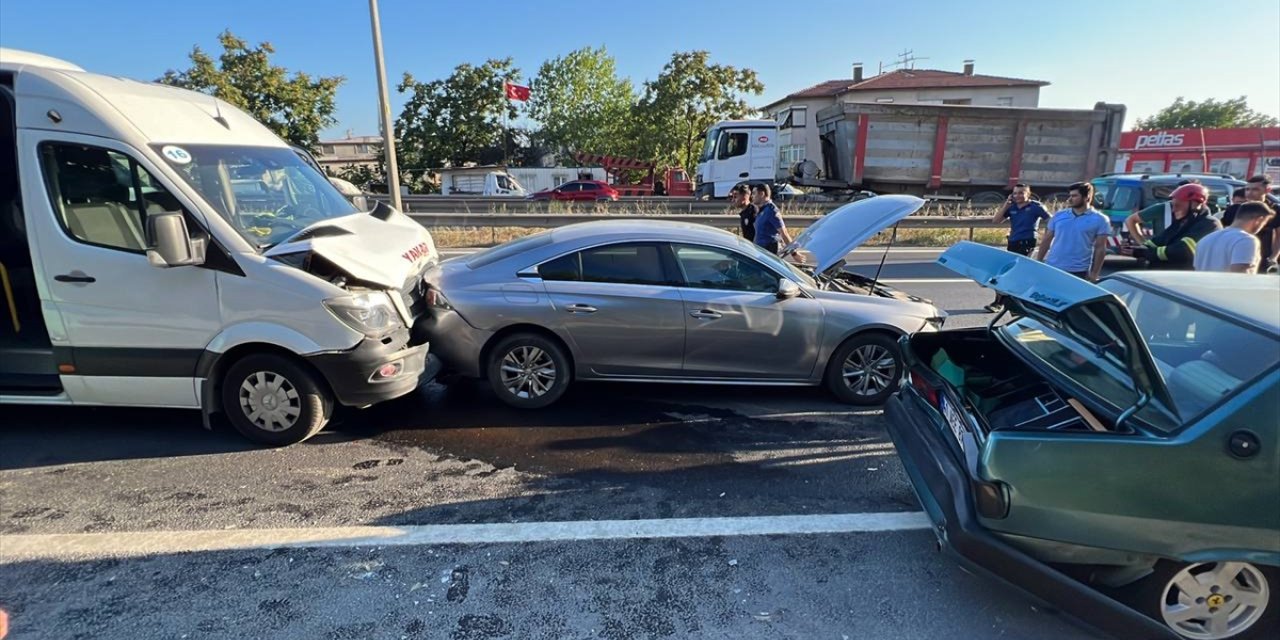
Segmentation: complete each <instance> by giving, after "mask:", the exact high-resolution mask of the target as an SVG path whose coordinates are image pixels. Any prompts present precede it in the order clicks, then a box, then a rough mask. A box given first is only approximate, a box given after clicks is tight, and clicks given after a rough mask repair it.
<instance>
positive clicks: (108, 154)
mask: <svg viewBox="0 0 1280 640" xmlns="http://www.w3.org/2000/svg"><path fill="white" fill-rule="evenodd" d="M41 157H42V161H43V165H44V172H45V179H46V184H47V185H48V189H49V193H50V197H51V198H52V201H53V205H54V211H55V213H57V215H58V221H59V222H60V223H61V224H62V227H63V229H64V230H66V232H67V233H68V234H70V235H71V236H72V237H73V238H75V239H77V240H80V241H82V242H85V243H87V244H92V245H97V246H101V247H108V248H112V249H121V250H124V251H132V252H137V253H142V252H143V251H144V250H145V249H146V247H147V242H146V229H147V220H146V216H147V214H149V213H158V212H162V211H178V210H181V208H182V207H181V205H179V204H178V201H177V199H176V198H174V197H173V195H172V194H170V193H169V191H168V190H166V189H165V188H164V187H163V186H161V185H160V183H159V182H158V181H156V180H155V178H154V177H153V176H152V175H151V174H150V173H148V172H147V170H146V169H143V168H142V167H140V166H139V165H138V163H137V162H134V160H133V159H132V158H130V157H128V156H126V155H124V154H121V153H117V152H115V151H110V150H107V149H102V148H98V147H89V146H82V145H69V144H45V145H42V146H41Z"/></svg>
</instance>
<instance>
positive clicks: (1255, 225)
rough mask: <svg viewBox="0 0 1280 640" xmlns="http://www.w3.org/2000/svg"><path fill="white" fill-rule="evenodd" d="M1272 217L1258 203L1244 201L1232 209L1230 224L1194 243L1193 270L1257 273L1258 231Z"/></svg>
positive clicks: (1265, 207)
mask: <svg viewBox="0 0 1280 640" xmlns="http://www.w3.org/2000/svg"><path fill="white" fill-rule="evenodd" d="M1270 218H1271V209H1269V208H1268V207H1267V206H1266V205H1264V204H1262V203H1261V202H1246V203H1244V204H1242V205H1240V208H1239V209H1237V210H1236V212H1235V219H1234V220H1232V221H1231V226H1229V227H1227V228H1226V229H1220V230H1218V231H1214V232H1213V233H1211V234H1209V235H1207V236H1205V237H1203V238H1201V239H1200V242H1199V243H1198V244H1197V246H1196V262H1195V265H1196V271H1226V272H1230V273H1257V272H1258V263H1259V262H1261V261H1262V243H1261V242H1259V241H1258V236H1257V234H1258V232H1259V231H1261V230H1262V228H1263V227H1264V226H1266V224H1267V222H1268V221H1269V219H1270Z"/></svg>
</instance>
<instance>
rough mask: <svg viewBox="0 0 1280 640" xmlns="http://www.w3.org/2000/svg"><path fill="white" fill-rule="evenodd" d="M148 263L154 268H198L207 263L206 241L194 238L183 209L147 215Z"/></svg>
mask: <svg viewBox="0 0 1280 640" xmlns="http://www.w3.org/2000/svg"><path fill="white" fill-rule="evenodd" d="M147 235H148V236H149V237H150V238H151V246H150V247H147V262H148V263H150V264H151V266H153V267H159V268H162V269H165V268H169V267H194V266H199V265H202V264H204V256H205V246H206V240H205V239H204V238H192V237H191V235H190V233H188V231H187V219H186V216H185V215H184V214H183V213H182V212H181V211H165V212H164V213H156V214H152V215H150V216H147Z"/></svg>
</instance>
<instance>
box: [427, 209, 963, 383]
mask: <svg viewBox="0 0 1280 640" xmlns="http://www.w3.org/2000/svg"><path fill="white" fill-rule="evenodd" d="M923 204H924V201H923V200H920V199H919V198H914V197H911V196H879V197H875V198H871V199H867V200H862V201H859V202H854V203H850V204H847V205H844V206H842V207H840V208H838V209H836V210H835V211H832V212H831V213H829V214H827V215H826V216H824V217H823V218H822V219H820V220H819V221H818V222H817V223H815V224H814V225H812V226H811V227H809V228H808V229H807V230H806V231H805V232H804V233H802V234H800V236H799V237H798V238H796V241H795V242H794V243H793V244H792V245H791V246H789V247H788V248H787V251H784V255H787V254H788V253H795V254H796V255H799V254H798V253H797V252H799V251H804V252H805V253H807V254H808V255H809V256H811V258H812V259H811V260H810V262H811V264H812V267H809V266H802V265H796V264H792V263H790V262H787V261H786V260H783V259H781V258H779V257H777V256H774V255H773V254H770V253H768V252H766V251H763V250H761V249H760V248H758V247H756V246H755V245H753V244H752V243H750V242H747V241H745V240H743V239H742V238H740V237H738V236H736V235H734V234H731V233H728V232H725V231H721V230H718V229H714V228H712V227H707V226H702V225H694V224H681V223H673V222H664V221H658V220H652V219H622V220H618V221H607V222H588V223H583V224H575V225H569V226H566V227H561V228H558V229H553V230H550V231H545V232H542V233H538V234H536V235H532V236H528V237H525V238H521V239H519V240H514V241H512V242H508V243H506V244H502V245H499V246H496V247H493V248H490V249H485V250H483V251H480V252H477V253H474V254H472V255H470V256H465V257H461V258H457V259H453V260H448V261H445V262H443V263H441V264H440V265H438V266H437V267H435V268H433V269H432V270H430V271H428V272H427V274H426V276H425V280H426V285H427V287H428V288H427V292H426V300H427V304H428V306H429V313H428V319H427V321H426V323H425V325H424V326H425V330H426V331H427V333H428V335H429V338H430V341H431V348H432V352H433V353H435V354H437V355H438V356H439V357H440V358H441V359H442V360H443V361H444V364H445V366H446V367H448V368H450V369H452V370H453V371H454V372H455V373H457V374H461V375H462V376H466V377H472V378H487V379H488V381H489V383H490V385H491V386H492V387H493V390H494V392H495V393H496V394H497V395H498V397H499V398H500V399H502V400H503V401H504V402H506V403H508V404H510V405H513V406H516V407H525V408H534V407H543V406H546V405H548V404H551V403H552V402H554V401H555V400H556V399H557V398H559V397H560V396H561V395H562V394H563V393H564V391H565V389H566V388H567V387H568V385H569V384H570V383H571V382H572V381H574V380H613V381H626V382H685V383H701V384H709V383H710V384H747V385H751V384H756V385H764V384H768V385H819V384H825V385H826V386H827V387H828V388H829V389H830V390H831V391H832V393H834V394H835V395H836V396H837V397H838V398H840V399H841V400H843V401H845V402H849V403H853V404H878V403H880V402H883V401H884V400H885V398H887V397H888V396H889V394H891V393H892V392H893V391H894V389H895V388H896V386H897V385H896V382H897V381H898V379H899V378H900V377H901V374H902V366H903V365H902V356H901V354H900V353H899V350H898V343H897V339H898V338H899V337H900V336H902V335H904V334H909V333H914V332H918V331H933V330H936V329H938V328H939V327H940V326H941V325H942V322H943V320H944V317H945V315H944V314H943V312H941V311H939V310H938V309H937V308H936V307H935V306H934V305H933V304H931V303H929V302H928V301H927V300H922V299H920V298H916V297H914V296H910V295H907V294H905V293H902V292H900V291H896V290H894V289H892V288H891V287H887V286H884V285H880V284H875V283H873V282H871V280H870V279H869V278H865V277H862V276H858V275H856V274H852V273H849V272H847V271H845V270H844V268H843V267H844V257H845V255H847V254H848V253H849V251H850V250H852V249H853V248H854V247H856V246H857V245H859V244H861V243H862V242H865V241H866V240H867V239H869V238H870V237H872V236H873V235H875V234H876V233H878V232H879V231H881V230H883V229H885V228H888V227H889V226H891V225H893V224H895V223H896V222H897V221H899V220H901V219H902V218H904V217H906V216H907V215H910V214H911V213H912V212H914V211H916V210H917V209H919V208H920V207H921V206H922V205H923Z"/></svg>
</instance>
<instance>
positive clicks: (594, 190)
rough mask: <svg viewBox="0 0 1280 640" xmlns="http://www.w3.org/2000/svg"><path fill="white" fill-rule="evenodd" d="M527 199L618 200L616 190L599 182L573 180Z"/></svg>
mask: <svg viewBox="0 0 1280 640" xmlns="http://www.w3.org/2000/svg"><path fill="white" fill-rule="evenodd" d="M529 197H530V198H532V199H534V200H560V201H576V202H605V201H610V202H612V201H616V200H617V199H618V190H617V189H614V188H613V187H612V186H610V185H609V184H608V183H604V182H600V181H599V180H574V181H573V182H566V183H564V184H562V185H560V186H558V187H556V188H554V189H548V190H546V191H539V192H537V193H535V194H533V195H531V196H529Z"/></svg>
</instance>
